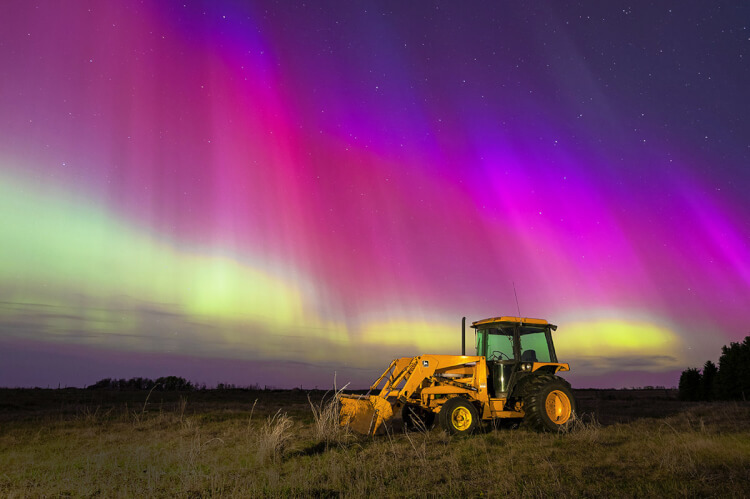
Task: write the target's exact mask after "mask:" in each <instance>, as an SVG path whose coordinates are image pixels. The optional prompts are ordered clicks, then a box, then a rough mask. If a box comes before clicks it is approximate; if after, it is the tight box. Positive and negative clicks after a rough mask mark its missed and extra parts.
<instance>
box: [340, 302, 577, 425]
mask: <svg viewBox="0 0 750 499" xmlns="http://www.w3.org/2000/svg"><path fill="white" fill-rule="evenodd" d="M471 327H472V328H474V330H475V346H476V355H466V318H464V320H463V321H462V327H461V329H462V347H461V355H420V356H418V357H402V358H400V359H396V360H394V361H393V362H391V365H390V366H388V369H386V370H385V372H384V373H383V374H382V375H381V376H380V377H379V378H378V379H377V381H375V383H373V384H372V386H371V387H370V390H369V391H368V392H367V394H365V395H357V394H341V395H340V398H339V400H340V404H341V409H340V419H339V421H340V423H341V425H343V426H348V427H350V428H351V429H352V430H353V431H356V432H358V433H362V434H366V435H374V434H375V433H376V432H378V431H379V430H382V428H383V427H384V423H385V424H386V425H387V424H390V423H391V422H392V421H393V420H398V419H401V420H402V421H403V424H404V426H406V427H407V428H408V427H422V428H424V427H431V426H432V424H433V422H434V421H435V418H437V421H438V422H439V424H440V426H442V427H443V428H444V429H445V430H447V431H448V432H449V433H453V434H468V433H471V432H472V431H474V429H476V427H477V425H478V424H479V422H480V421H492V420H503V421H514V420H515V421H523V422H524V423H525V424H527V425H528V426H530V427H532V428H535V429H537V430H542V431H544V430H546V431H556V430H559V429H562V428H565V427H566V426H567V425H568V424H569V423H570V422H571V421H572V420H573V418H574V416H575V408H576V407H575V399H574V398H573V392H572V390H571V388H570V384H569V383H568V382H567V381H565V380H564V379H563V378H561V377H559V376H557V373H558V372H560V371H569V370H570V367H569V366H568V364H563V363H560V362H558V361H557V355H556V354H555V347H554V343H553V342H552V332H553V331H555V330H556V329H557V326H555V325H554V324H550V323H548V322H547V321H546V320H543V319H529V318H520V317H494V318H491V319H484V320H481V321H476V322H474V323H472V325H471Z"/></svg>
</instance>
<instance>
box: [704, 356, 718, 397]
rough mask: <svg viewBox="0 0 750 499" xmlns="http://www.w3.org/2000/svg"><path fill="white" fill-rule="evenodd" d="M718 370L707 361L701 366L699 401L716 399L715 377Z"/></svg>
mask: <svg viewBox="0 0 750 499" xmlns="http://www.w3.org/2000/svg"><path fill="white" fill-rule="evenodd" d="M718 372H719V369H718V368H717V367H716V364H714V363H713V362H711V361H710V360H707V361H706V363H705V364H704V365H703V374H702V375H701V389H700V399H701V400H714V399H715V398H716V389H715V388H716V375H717V374H718Z"/></svg>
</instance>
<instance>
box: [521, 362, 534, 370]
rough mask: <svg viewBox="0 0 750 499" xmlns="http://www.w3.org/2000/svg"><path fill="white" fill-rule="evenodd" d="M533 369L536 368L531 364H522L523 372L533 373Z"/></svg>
mask: <svg viewBox="0 0 750 499" xmlns="http://www.w3.org/2000/svg"><path fill="white" fill-rule="evenodd" d="M532 367H534V365H533V364H530V363H526V364H521V371H531V368H532Z"/></svg>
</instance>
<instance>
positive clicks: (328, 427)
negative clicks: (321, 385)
mask: <svg viewBox="0 0 750 499" xmlns="http://www.w3.org/2000/svg"><path fill="white" fill-rule="evenodd" d="M347 386H349V385H345V386H344V387H343V388H341V389H340V390H337V391H335V392H334V394H333V397H331V398H330V399H328V400H326V399H325V395H324V396H323V398H322V399H321V400H320V403H318V405H315V404H313V402H312V400H310V394H308V395H307V401H308V402H309V403H310V409H312V413H313V418H314V419H315V421H314V423H313V432H314V434H315V438H317V439H318V440H320V441H321V442H323V443H324V444H325V447H326V449H328V446H329V445H330V444H332V443H337V444H341V443H343V442H344V441H345V440H346V439H347V438H348V437H349V436H350V435H351V434H350V432H349V428H348V427H343V426H341V425H340V424H339V398H340V397H341V392H343V391H344V390H345V389H346V387H347ZM327 394H328V393H327V392H326V395H327Z"/></svg>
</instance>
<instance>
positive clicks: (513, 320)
mask: <svg viewBox="0 0 750 499" xmlns="http://www.w3.org/2000/svg"><path fill="white" fill-rule="evenodd" d="M490 324H538V325H540V326H550V327H552V329H553V330H554V329H557V327H556V326H554V325H552V324H550V323H549V322H547V321H545V320H544V319H532V318H530V317H508V316H503V317H492V318H490V319H482V320H481V321H476V322H472V323H471V327H474V328H476V327H479V326H487V325H490Z"/></svg>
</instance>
